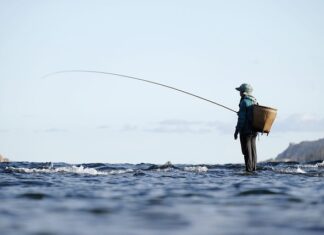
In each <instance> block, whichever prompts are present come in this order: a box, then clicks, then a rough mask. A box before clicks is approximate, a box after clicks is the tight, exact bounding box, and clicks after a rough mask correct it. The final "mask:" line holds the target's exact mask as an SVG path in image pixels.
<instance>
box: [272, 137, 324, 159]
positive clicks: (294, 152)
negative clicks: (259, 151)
mask: <svg viewBox="0 0 324 235" xmlns="http://www.w3.org/2000/svg"><path fill="white" fill-rule="evenodd" d="M276 160H277V161H296V162H311V161H321V160H324V139H319V140H315V141H303V142H301V143H299V144H294V143H290V144H289V146H288V148H287V149H286V150H285V151H283V152H282V153H280V154H279V155H278V156H277V158H276Z"/></svg>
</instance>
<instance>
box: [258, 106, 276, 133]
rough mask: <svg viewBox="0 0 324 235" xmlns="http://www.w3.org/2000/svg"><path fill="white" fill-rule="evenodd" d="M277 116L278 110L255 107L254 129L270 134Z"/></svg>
mask: <svg viewBox="0 0 324 235" xmlns="http://www.w3.org/2000/svg"><path fill="white" fill-rule="evenodd" d="M276 116H277V109H274V108H270V107H266V106H261V105H253V121H252V128H253V129H254V130H255V131H257V132H262V133H267V134H269V132H270V130H271V126H272V124H273V122H274V120H275V119H276Z"/></svg>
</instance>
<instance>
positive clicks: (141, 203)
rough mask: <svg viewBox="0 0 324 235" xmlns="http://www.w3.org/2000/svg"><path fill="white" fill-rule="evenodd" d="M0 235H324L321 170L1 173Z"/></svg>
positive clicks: (322, 166) (46, 167) (315, 166)
mask: <svg viewBox="0 0 324 235" xmlns="http://www.w3.org/2000/svg"><path fill="white" fill-rule="evenodd" d="M0 234H1V235H2V234H3V235H9V234H24V235H25V234H26V235H28V234H38V235H50V234H71V235H72V234H81V235H82V234H89V235H92V234H120V235H127V234H141V235H145V234H189V235H190V234H258V235H259V234H263V235H265V234H303V235H304V234H324V162H312V163H307V164H299V163H262V164H259V170H258V171H257V172H256V173H254V174H247V173H245V172H244V167H243V165H240V164H227V165H165V166H157V165H153V164H138V165H131V164H101V163H98V164H82V165H69V164H65V163H30V162H13V163H0Z"/></svg>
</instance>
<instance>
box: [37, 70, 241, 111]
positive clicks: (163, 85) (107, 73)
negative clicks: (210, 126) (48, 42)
mask: <svg viewBox="0 0 324 235" xmlns="http://www.w3.org/2000/svg"><path fill="white" fill-rule="evenodd" d="M63 73H96V74H105V75H112V76H117V77H122V78H129V79H133V80H137V81H142V82H146V83H151V84H154V85H158V86H162V87H166V88H169V89H172V90H175V91H178V92H181V93H184V94H187V95H190V96H193V97H196V98H198V99H201V100H204V101H207V102H210V103H212V104H216V105H218V106H220V107H222V108H225V109H227V110H229V111H232V112H234V113H237V111H235V110H234V109H231V108H229V107H226V106H225V105H222V104H219V103H217V102H215V101H212V100H209V99H206V98H204V97H201V96H199V95H195V94H192V93H190V92H188V91H184V90H181V89H178V88H175V87H172V86H168V85H165V84H162V83H158V82H154V81H150V80H146V79H142V78H137V77H133V76H128V75H123V74H118V73H110V72H103V71H95V70H61V71H56V72H53V73H49V74H46V75H45V76H43V77H42V78H47V77H50V76H53V75H57V74H63Z"/></svg>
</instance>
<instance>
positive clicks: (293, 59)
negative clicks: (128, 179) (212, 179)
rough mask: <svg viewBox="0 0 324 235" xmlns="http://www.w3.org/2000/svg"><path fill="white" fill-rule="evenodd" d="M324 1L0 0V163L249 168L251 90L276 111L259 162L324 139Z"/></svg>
mask: <svg viewBox="0 0 324 235" xmlns="http://www.w3.org/2000/svg"><path fill="white" fill-rule="evenodd" d="M323 12H324V1H320V0H318V1H316V0H312V1H309V0H283V1H281V0H277V1H270V0H269V1H260V0H255V1H253V0H251V1H239V0H237V1H234V0H233V1H232V0H229V1H216V0H210V1H206V0H201V1H190V0H185V1H180V0H172V1H171V0H170V1H168V0H166V1H152V0H150V1H149V0H147V1H144V0H136V1H135V0H128V1H126V0H118V1H110V0H106V1H103V0H102V1H98V0H88V1H82V0H78V1H72V0H70V1H67V0H55V1H54V0H53V1H46V0H39V1H34V0H29V1H18V0H0V30H1V37H0V154H2V155H4V156H6V157H8V158H9V159H11V160H14V161H42V162H45V161H53V162H57V161H63V162H69V163H82V162H106V163H117V162H118V163H125V162H129V163H140V162H151V163H165V162H166V161H171V162H172V163H211V164H218V163H221V164H222V163H243V157H242V154H241V151H240V144H239V141H234V139H233V133H234V130H235V125H236V121H237V116H236V114H235V113H233V112H231V111H228V110H225V109H223V108H221V107H218V106H215V105H213V104H210V103H207V102H205V101H202V100H198V99H195V98H193V97H190V96H186V95H184V94H181V93H177V92H175V91H172V90H168V89H165V88H162V87H157V86H153V85H150V84H145V83H140V82H137V81H132V80H127V79H123V78H118V77H112V76H107V75H98V74H79V73H74V74H72V73H69V74H60V75H56V76H52V77H48V78H46V79H43V78H42V76H43V75H45V74H48V73H51V72H54V71H58V70H66V69H89V70H99V71H106V72H113V73H121V74H125V75H130V76H135V77H139V78H143V79H148V80H153V81H156V82H160V83H164V84H167V85H171V86H175V87H177V88H180V89H184V90H186V91H189V92H193V93H195V94H197V95H200V96H203V97H206V98H208V99H212V100H214V101H216V102H219V103H222V104H224V105H226V106H229V107H230V108H233V109H235V110H237V109H238V103H239V98H240V97H239V94H238V92H237V91H235V87H237V86H239V85H240V84H241V83H244V82H246V83H250V84H251V85H252V86H253V88H254V96H255V97H256V98H257V100H258V101H259V103H260V104H261V105H265V106H271V107H275V108H277V109H278V117H277V120H276V122H275V123H274V126H273V129H272V132H271V133H270V135H269V136H265V135H263V136H260V138H259V140H258V141H257V147H258V154H259V156H258V158H259V161H261V160H266V159H269V158H274V157H276V156H277V155H278V154H279V153H280V152H282V151H283V150H284V149H285V148H286V147H287V146H288V145H289V143H290V142H294V143H298V142H300V141H303V140H316V139H319V138H322V137H324V109H323V100H324V92H323V89H324V44H323V42H324V14H323Z"/></svg>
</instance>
